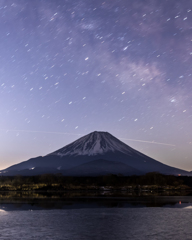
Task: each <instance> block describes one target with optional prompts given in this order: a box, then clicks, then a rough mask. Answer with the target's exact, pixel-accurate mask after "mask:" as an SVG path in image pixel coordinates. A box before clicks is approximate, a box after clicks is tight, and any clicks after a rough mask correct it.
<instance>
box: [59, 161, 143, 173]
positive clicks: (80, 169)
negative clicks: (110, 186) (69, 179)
mask: <svg viewBox="0 0 192 240" xmlns="http://www.w3.org/2000/svg"><path fill="white" fill-rule="evenodd" d="M62 173H63V175H66V176H101V175H108V174H116V175H118V174H122V175H124V176H131V175H142V174H143V172H140V171H138V170H137V169H135V168H132V167H130V166H128V165H126V164H124V163H121V162H113V161H108V160H103V159H98V160H94V161H91V162H88V163H84V164H81V165H79V166H77V167H73V168H70V169H68V170H65V171H63V172H62Z"/></svg>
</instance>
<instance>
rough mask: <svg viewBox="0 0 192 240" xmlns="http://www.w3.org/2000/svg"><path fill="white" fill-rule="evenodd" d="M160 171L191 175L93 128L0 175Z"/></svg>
mask: <svg viewBox="0 0 192 240" xmlns="http://www.w3.org/2000/svg"><path fill="white" fill-rule="evenodd" d="M148 172H160V173H163V174H172V175H178V174H181V175H191V173H190V172H187V171H184V170H181V169H178V168H174V167H171V166H168V165H165V164H163V163H161V162H159V161H156V160H154V159H152V158H150V157H148V156H146V155H144V154H142V153H140V152H138V151H136V150H135V149H133V148H131V147H129V146H128V145H126V144H125V143H123V142H121V141H120V140H119V139H117V138H115V137H114V136H113V135H111V134H110V133H108V132H96V131H95V132H92V133H90V134H88V135H86V136H84V137H81V138H79V139H78V140H76V141H74V142H72V143H71V144H68V145H66V146H65V147H63V148H61V149H59V150H57V151H55V152H52V153H50V154H48V155H46V156H43V157H36V158H32V159H29V160H27V161H24V162H21V163H19V164H16V165H12V166H10V167H8V168H6V169H4V170H2V171H0V174H1V175H6V176H13V175H24V176H29V175H38V174H44V173H62V174H63V175H66V176H99V175H107V174H123V175H124V176H129V175H142V174H145V173H148Z"/></svg>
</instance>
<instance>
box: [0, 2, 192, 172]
mask: <svg viewBox="0 0 192 240" xmlns="http://www.w3.org/2000/svg"><path fill="white" fill-rule="evenodd" d="M0 17H1V21H0V29H1V31H0V32H1V33H0V63H1V64H0V139H1V140H0V144H1V148H0V156H1V165H0V168H4V167H8V166H9V165H11V164H14V163H17V162H20V161H24V160H27V159H29V158H31V157H36V156H38V155H45V154H48V153H49V152H52V151H55V150H57V149H59V148H61V147H63V146H64V145H66V144H68V143H70V142H72V141H74V140H76V139H77V138H78V137H80V136H82V135H85V134H88V133H90V132H92V131H95V130H97V131H107V132H110V133H111V134H113V135H114V136H116V137H117V138H120V139H122V140H123V141H124V142H125V143H126V144H128V145H130V146H131V147H133V148H136V149H137V150H139V151H141V152H143V153H145V154H147V155H149V156H151V157H153V158H155V159H156V160H159V161H161V162H163V163H166V164H168V165H172V166H175V167H180V168H183V169H186V170H192V161H191V160H192V150H191V146H192V136H191V133H192V130H191V129H192V123H191V122H192V93H191V91H192V68H191V66H192V2H191V1H190V0H184V1H180V0H169V1H166V0H163V1H157V0H151V1H150V0H145V1H144V0H142V1H140V0H134V1H132V0H118V1H111V0H106V1H100V0H92V1H90V0H83V1H82V0H73V1H71V0H70V1H69V0H60V1H59V0H55V1H52V0H33V1H30V0H12V1H10V0H1V1H0ZM58 133H61V134H58ZM138 140H139V141H138ZM152 143H157V144H152ZM158 143H160V144H158Z"/></svg>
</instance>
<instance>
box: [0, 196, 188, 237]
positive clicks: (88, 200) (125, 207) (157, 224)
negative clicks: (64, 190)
mask: <svg viewBox="0 0 192 240" xmlns="http://www.w3.org/2000/svg"><path fill="white" fill-rule="evenodd" d="M191 226H192V197H191V196H122V195H121V196H118V197H117V196H114V195H113V196H100V195H99V196H80V195H76V196H70V195H69V196H68V197H66V196H65V197H64V196H60V197H58V196H57V197H56V195H51V196H50V195H49V196H45V195H43V194H42V195H38V196H36V195H32V196H26V195H25V196H21V195H18V194H16V195H15V196H14V195H13V194H12V195H11V196H9V194H7V193H5V194H4V195H1V197H0V239H26V240H27V239H52V240H54V239H58V240H59V239H62V240H63V239H73V240H75V239H77V240H80V239H93V240H94V239H95V240H101V239H103V240H105V239H110V240H113V239H114V240H116V239H121V240H124V239H126V240H127V239H131V240H136V239H137V240H140V239H144V240H145V239H147V240H150V239H151V240H152V239H153V240H155V239H174V240H177V239H192V227H191Z"/></svg>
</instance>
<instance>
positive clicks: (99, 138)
mask: <svg viewBox="0 0 192 240" xmlns="http://www.w3.org/2000/svg"><path fill="white" fill-rule="evenodd" d="M108 152H122V153H124V154H129V155H130V153H131V148H130V147H129V146H127V145H126V144H125V143H123V142H121V141H120V140H118V139H117V138H115V137H114V136H112V135H111V134H110V133H108V132H97V131H95V132H92V133H90V134H88V135H86V136H84V137H82V138H79V139H78V140H76V141H75V142H73V143H71V144H68V145H67V146H65V147H63V148H61V149H59V150H57V151H55V152H53V153H51V154H49V155H57V156H61V157H63V156H66V155H69V156H74V155H76V156H80V155H88V156H93V155H97V154H104V153H108Z"/></svg>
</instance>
